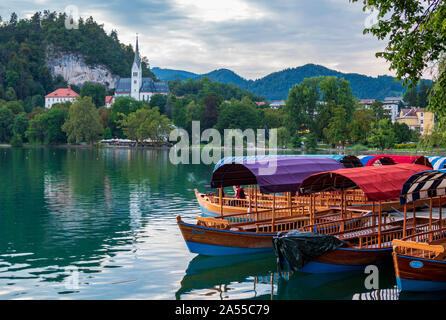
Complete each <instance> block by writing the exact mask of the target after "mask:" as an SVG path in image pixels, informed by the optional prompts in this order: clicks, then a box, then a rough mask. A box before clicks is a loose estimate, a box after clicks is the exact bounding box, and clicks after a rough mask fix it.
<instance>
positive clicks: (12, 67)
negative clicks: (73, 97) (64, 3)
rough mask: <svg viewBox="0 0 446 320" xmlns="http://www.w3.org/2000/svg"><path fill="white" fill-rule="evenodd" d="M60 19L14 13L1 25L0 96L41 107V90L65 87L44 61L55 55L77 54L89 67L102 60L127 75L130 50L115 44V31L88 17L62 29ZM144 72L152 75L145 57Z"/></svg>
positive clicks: (54, 15)
mask: <svg viewBox="0 0 446 320" xmlns="http://www.w3.org/2000/svg"><path fill="white" fill-rule="evenodd" d="M65 19H66V15H65V14H64V13H59V14H58V13H56V12H50V11H44V12H43V13H41V12H36V13H35V14H34V15H33V16H32V17H31V18H29V19H20V20H19V19H18V17H17V15H16V14H15V13H13V14H12V15H11V17H10V19H9V21H4V22H3V23H2V24H1V25H0V100H6V101H12V100H23V101H24V103H25V107H26V109H32V108H33V107H36V106H43V97H44V96H45V95H46V94H48V93H49V92H51V91H53V90H54V89H56V88H59V87H63V86H66V82H65V80H64V79H63V78H62V77H52V75H51V70H50V69H49V68H48V67H47V65H46V60H47V56H48V55H49V54H54V53H74V54H79V55H82V56H83V57H84V59H85V62H86V63H87V64H89V65H91V66H94V65H96V64H101V65H103V66H105V67H107V68H108V69H109V70H110V71H111V72H112V73H113V74H115V75H119V76H128V74H129V70H130V69H131V65H132V63H133V58H134V54H135V53H134V51H133V48H132V46H130V45H125V44H122V43H120V42H119V40H118V35H117V32H116V31H112V32H111V33H110V34H107V33H106V32H105V31H104V28H103V25H100V24H98V23H97V22H95V21H94V20H93V18H92V17H90V18H88V19H86V20H85V21H84V20H83V19H82V18H81V19H79V23H78V28H77V29H67V28H66V27H65ZM143 73H144V76H146V77H152V78H154V79H155V76H154V75H153V73H152V72H151V71H150V70H149V68H148V66H147V63H146V62H145V61H143Z"/></svg>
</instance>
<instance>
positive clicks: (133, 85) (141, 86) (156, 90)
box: [113, 38, 169, 101]
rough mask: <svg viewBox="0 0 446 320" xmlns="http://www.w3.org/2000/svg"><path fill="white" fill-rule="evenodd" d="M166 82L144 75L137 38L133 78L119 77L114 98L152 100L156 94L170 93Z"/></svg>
mask: <svg viewBox="0 0 446 320" xmlns="http://www.w3.org/2000/svg"><path fill="white" fill-rule="evenodd" d="M168 93H169V86H168V85H167V83H166V82H164V81H160V82H155V81H153V80H152V78H143V77H142V64H141V58H140V56H139V48H138V38H136V49H135V59H134V60H133V65H132V73H131V78H119V80H118V81H117V83H116V89H115V95H114V97H113V100H115V99H116V98H119V97H132V98H134V99H136V100H138V101H150V98H151V97H152V96H153V95H154V94H168Z"/></svg>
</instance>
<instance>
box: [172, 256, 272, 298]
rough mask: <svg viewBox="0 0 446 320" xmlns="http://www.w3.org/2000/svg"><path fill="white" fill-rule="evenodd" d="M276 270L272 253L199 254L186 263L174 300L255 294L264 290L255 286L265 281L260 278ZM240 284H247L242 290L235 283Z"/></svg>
mask: <svg viewBox="0 0 446 320" xmlns="http://www.w3.org/2000/svg"><path fill="white" fill-rule="evenodd" d="M275 269H276V260H275V257H274V254H273V253H265V254H257V255H240V256H220V257H208V256H201V255H198V256H196V257H194V258H193V259H192V260H191V261H190V262H189V265H188V267H187V269H186V274H185V276H184V277H183V279H182V280H181V287H180V289H179V290H178V291H177V292H176V293H175V297H176V298H177V299H191V298H193V297H197V298H198V297H209V298H215V296H216V295H217V296H218V297H219V298H220V299H224V298H231V299H234V298H235V297H234V296H235V295H237V298H252V297H257V295H258V294H260V295H262V294H264V290H259V288H258V287H257V288H256V285H258V284H259V283H264V282H265V281H263V280H262V279H263V278H266V279H268V278H269V277H270V275H271V273H272V272H273V271H274V270H275ZM259 279H260V280H259ZM240 283H247V285H246V286H244V288H242V289H241V288H240V286H239V285H238V284H240ZM268 289H269V288H268ZM231 291H236V292H234V293H233V292H231ZM241 291H244V292H248V294H245V293H244V292H241ZM259 291H260V292H259ZM224 293H226V294H224Z"/></svg>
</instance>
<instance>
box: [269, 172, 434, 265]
mask: <svg viewBox="0 0 446 320" xmlns="http://www.w3.org/2000/svg"><path fill="white" fill-rule="evenodd" d="M426 169H428V167H425V166H420V165H414V164H397V165H393V166H379V167H364V168H353V169H348V170H346V169H340V170H336V171H333V172H327V173H319V174H314V175H312V176H310V177H309V178H307V179H305V180H304V181H303V182H302V184H301V192H302V193H312V192H320V191H325V190H345V189H349V188H357V187H359V188H361V190H363V191H364V193H365V194H366V195H367V197H368V199H369V200H370V201H378V207H379V203H380V202H382V201H385V200H387V199H393V198H395V197H397V196H398V195H399V193H400V191H401V189H402V186H403V184H404V183H405V181H406V180H407V179H408V178H409V177H410V176H412V175H413V174H415V173H418V172H421V171H425V170H426ZM382 217H383V215H382V210H380V209H379V210H378V217H377V218H378V219H376V216H375V215H373V216H372V217H368V218H369V221H368V222H367V223H366V224H362V225H361V226H359V227H358V228H356V229H350V230H348V229H343V230H339V231H336V232H332V225H331V224H330V223H329V222H322V223H317V224H313V225H308V226H305V227H303V228H302V229H301V230H303V231H308V232H317V233H322V234H329V235H332V236H335V237H336V238H338V239H340V240H343V241H345V246H343V247H339V248H336V249H333V250H329V251H327V252H325V253H323V254H322V255H320V256H318V257H317V258H315V259H313V260H312V261H310V262H309V263H307V264H306V265H304V266H303V267H302V268H299V267H298V266H296V265H290V266H291V268H292V269H299V271H303V272H312V273H320V272H323V273H325V272H338V271H346V270H355V269H363V268H364V267H366V266H368V265H378V264H382V263H386V262H389V263H390V262H391V252H392V240H394V239H401V238H402V237H403V236H404V235H405V234H414V233H418V232H423V231H426V230H427V228H428V226H429V223H428V221H427V220H426V219H425V218H421V217H419V218H414V219H413V221H414V223H413V224H412V225H411V226H407V225H405V224H404V222H403V221H386V219H384V221H383V218H382ZM348 221H349V219H343V221H337V224H338V225H339V223H340V222H342V223H347V222H348ZM274 241H275V243H276V244H275V246H276V247H277V248H276V254H277V255H278V257H279V259H281V260H286V259H285V257H284V255H283V252H282V248H281V245H282V244H281V240H280V237H276V238H275V239H274ZM285 262H286V263H288V264H289V261H285Z"/></svg>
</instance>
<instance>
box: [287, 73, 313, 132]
mask: <svg viewBox="0 0 446 320" xmlns="http://www.w3.org/2000/svg"><path fill="white" fill-rule="evenodd" d="M319 81H320V78H310V79H304V81H303V82H302V83H300V84H298V85H295V86H294V87H293V88H292V89H291V90H290V93H289V95H288V99H287V101H286V104H285V107H284V114H285V119H284V120H285V126H286V127H287V128H288V130H289V131H290V132H291V134H293V135H294V134H295V133H297V132H301V131H305V130H314V129H315V115H316V113H317V111H318V100H319V97H320V91H319V88H318V85H319Z"/></svg>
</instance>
